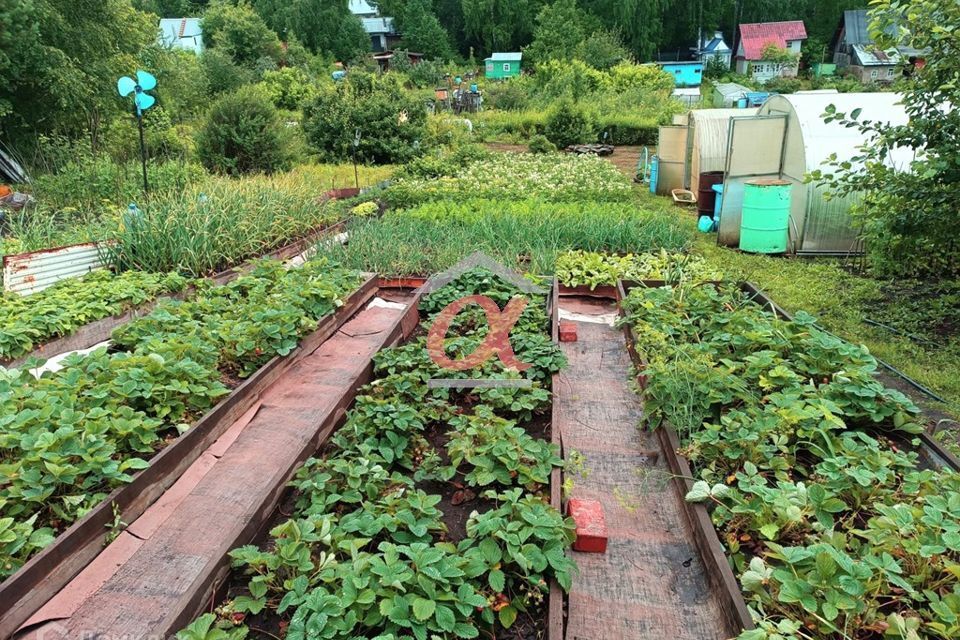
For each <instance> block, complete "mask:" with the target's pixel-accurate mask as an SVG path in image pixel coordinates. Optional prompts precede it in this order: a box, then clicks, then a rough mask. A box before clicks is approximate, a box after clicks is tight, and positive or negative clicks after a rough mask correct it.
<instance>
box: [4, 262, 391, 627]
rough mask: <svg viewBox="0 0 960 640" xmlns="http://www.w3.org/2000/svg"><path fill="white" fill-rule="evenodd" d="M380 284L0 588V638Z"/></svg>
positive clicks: (363, 291) (362, 290) (368, 286)
mask: <svg viewBox="0 0 960 640" xmlns="http://www.w3.org/2000/svg"><path fill="white" fill-rule="evenodd" d="M376 291H377V278H376V276H373V275H371V274H366V279H365V281H364V282H363V283H362V284H361V285H360V287H359V288H358V289H357V290H355V291H354V292H353V293H352V294H351V295H350V296H349V298H347V300H346V302H345V304H344V305H343V306H342V307H340V309H338V310H337V311H336V312H334V313H333V314H331V315H328V316H326V317H325V318H323V319H321V320H320V322H319V325H318V327H317V329H316V330H315V331H313V332H312V333H311V334H309V335H308V336H306V337H304V338H303V339H302V340H301V341H300V344H299V346H298V347H297V348H296V349H294V350H293V351H292V352H291V353H290V354H288V355H287V356H283V357H281V356H275V357H274V358H272V359H271V360H270V361H268V362H267V363H266V364H265V365H263V366H262V367H261V368H260V369H258V370H257V372H256V373H254V374H253V375H252V376H250V377H249V378H248V379H247V380H245V381H244V382H243V383H242V384H240V385H239V386H238V387H237V388H236V389H234V390H233V391H232V392H231V393H230V395H228V396H227V397H226V398H224V399H223V400H221V401H220V402H219V403H218V404H217V405H216V406H214V407H213V409H211V410H210V411H209V412H208V413H207V414H206V415H204V416H203V417H202V418H200V419H199V420H198V421H197V422H196V423H195V424H194V425H193V427H191V428H190V430H188V431H187V432H185V433H184V434H183V435H181V436H180V437H179V438H177V439H176V440H175V441H174V442H173V443H172V444H171V445H169V446H167V447H166V448H164V449H163V450H161V451H160V452H159V453H157V454H156V455H155V456H154V457H153V458H151V460H150V466H149V467H148V468H146V469H144V470H142V471H140V472H139V473H137V474H136V475H135V476H134V477H133V481H132V482H131V483H130V484H126V485H124V486H122V487H118V488H117V489H116V490H114V491H113V492H112V493H111V494H110V495H109V496H108V497H107V498H106V499H104V500H103V501H102V502H101V503H100V504H99V505H97V506H96V507H94V508H93V509H92V510H91V511H89V512H88V513H87V514H86V515H85V516H84V517H83V518H81V519H80V520H78V521H76V522H74V523H73V524H72V525H71V526H70V527H69V528H68V529H67V530H66V531H64V532H63V533H61V534H60V535H59V536H57V539H56V540H55V541H54V543H53V544H51V545H50V546H48V547H47V548H45V549H44V550H43V551H41V552H40V553H39V554H37V555H36V556H34V557H33V558H31V559H30V560H29V561H28V562H27V563H26V564H24V565H23V566H22V567H21V568H20V570H19V571H17V572H16V573H15V574H13V575H12V576H10V577H9V578H7V579H6V580H5V581H3V583H2V584H0V638H6V637H9V636H10V635H12V634H13V633H14V632H15V631H16V630H17V629H18V628H19V626H20V625H21V624H23V623H24V622H25V621H26V620H27V619H29V617H30V616H31V615H33V614H34V613H35V612H36V611H37V610H38V609H39V608H40V607H41V606H42V605H43V604H44V603H46V602H47V601H48V600H49V599H50V598H51V597H53V596H54V595H55V594H56V593H57V592H58V591H59V590H60V589H62V588H63V587H64V586H65V585H66V584H67V583H68V582H69V581H70V580H71V579H73V577H74V576H76V575H77V574H78V573H80V571H81V570H82V569H83V568H84V567H86V565H87V564H89V563H90V561H92V560H93V559H94V558H95V557H96V556H97V555H98V554H99V553H100V551H101V550H102V548H103V546H104V543H105V541H106V539H107V536H108V534H109V527H110V526H111V524H112V523H113V522H114V514H113V510H114V508H115V507H116V509H118V511H119V513H120V514H121V518H122V520H123V521H124V522H133V521H134V520H135V519H136V518H138V517H139V516H140V515H141V514H143V512H144V511H145V510H146V509H147V507H149V506H150V505H151V504H153V502H154V501H155V500H156V499H157V498H159V497H160V496H161V495H162V494H163V492H164V491H166V490H167V489H168V488H169V487H170V486H171V485H173V483H174V482H176V480H177V479H178V478H179V477H180V476H181V474H182V473H183V472H184V471H185V470H186V469H187V468H188V467H189V466H190V465H191V464H193V462H194V461H195V460H196V459H197V458H198V457H200V455H201V454H202V453H203V452H204V451H205V450H206V449H207V448H208V447H209V446H210V445H212V444H213V443H214V442H215V441H216V440H217V439H218V438H219V437H220V436H221V435H223V433H224V432H225V431H226V430H227V428H229V427H230V425H231V424H233V422H234V421H236V420H237V419H238V418H239V417H240V416H242V415H243V414H244V413H246V411H247V410H248V409H249V408H250V407H251V406H252V405H253V404H254V403H255V402H256V401H257V400H258V399H259V397H260V394H261V393H263V392H264V391H265V390H266V389H267V387H269V386H270V385H271V384H272V383H273V382H274V381H275V380H276V379H277V378H278V377H279V376H280V375H281V374H282V373H283V372H284V371H286V370H287V369H288V368H289V367H290V366H292V365H293V364H295V363H296V362H298V361H299V360H301V359H302V358H303V357H304V356H306V355H309V354H310V353H312V352H313V351H315V350H316V349H317V347H319V346H320V345H321V344H322V343H323V342H324V341H325V340H327V338H329V337H330V336H331V335H333V334H334V333H335V332H336V331H338V330H339V329H340V327H341V326H343V324H344V323H345V322H346V321H347V320H349V319H350V317H351V316H353V315H354V314H355V313H356V312H357V311H359V310H360V309H361V308H362V307H363V306H364V305H365V304H366V303H367V302H368V301H369V300H370V299H371V298H372V297H373V296H374V294H375V293H376Z"/></svg>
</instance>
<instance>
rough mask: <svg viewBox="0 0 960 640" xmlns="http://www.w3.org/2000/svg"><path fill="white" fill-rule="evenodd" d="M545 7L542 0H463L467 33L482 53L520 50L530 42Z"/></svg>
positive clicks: (462, 5)
mask: <svg viewBox="0 0 960 640" xmlns="http://www.w3.org/2000/svg"><path fill="white" fill-rule="evenodd" d="M542 6H543V2H542V0H461V7H462V8H463V20H464V31H465V33H466V35H467V37H468V38H469V39H470V40H471V44H476V45H477V46H478V47H480V49H481V53H484V54H488V53H492V52H493V51H510V50H513V51H518V50H519V49H520V48H521V47H523V46H524V45H527V44H529V43H530V40H531V39H532V37H533V28H534V19H535V16H536V15H537V13H538V12H539V11H540V8H541V7H542Z"/></svg>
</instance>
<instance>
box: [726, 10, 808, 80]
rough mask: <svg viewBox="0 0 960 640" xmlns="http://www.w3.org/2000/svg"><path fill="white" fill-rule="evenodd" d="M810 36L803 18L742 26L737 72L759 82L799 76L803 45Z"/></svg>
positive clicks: (738, 47) (736, 57)
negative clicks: (798, 70)
mask: <svg viewBox="0 0 960 640" xmlns="http://www.w3.org/2000/svg"><path fill="white" fill-rule="evenodd" d="M806 39H807V29H806V27H804V25H803V21H802V20H790V21H788V22H760V23H754V24H741V25H740V41H739V44H738V45H737V54H736V56H735V59H736V63H737V73H741V74H743V75H749V76H752V77H753V79H754V80H756V81H758V82H761V83H762V82H766V81H767V80H770V79H771V78H779V77H793V76H796V75H797V68H798V66H799V62H800V47H801V46H802V45H803V41H804V40H806Z"/></svg>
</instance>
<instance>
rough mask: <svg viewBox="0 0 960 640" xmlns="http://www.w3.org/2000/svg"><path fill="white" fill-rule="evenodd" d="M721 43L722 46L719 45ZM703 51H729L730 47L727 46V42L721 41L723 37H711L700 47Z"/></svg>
mask: <svg viewBox="0 0 960 640" xmlns="http://www.w3.org/2000/svg"><path fill="white" fill-rule="evenodd" d="M721 45H723V46H721ZM702 51H703V53H714V52H716V51H722V52H724V53H725V52H727V51H730V47H728V46H727V43H726V42H724V41H723V38H713V39H712V40H711V41H710V42H708V43H707V44H706V46H705V47H704V48H703V49H702Z"/></svg>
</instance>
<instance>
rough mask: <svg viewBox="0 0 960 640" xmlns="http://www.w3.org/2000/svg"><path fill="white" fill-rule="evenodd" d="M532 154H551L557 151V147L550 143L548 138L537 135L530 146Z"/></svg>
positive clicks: (531, 140) (531, 139)
mask: <svg viewBox="0 0 960 640" xmlns="http://www.w3.org/2000/svg"><path fill="white" fill-rule="evenodd" d="M528 147H529V149H530V153H551V152H553V151H556V150H557V145H555V144H553V143H552V142H550V140H548V139H547V136H543V135H539V134H538V135H535V136H533V137H532V138H530V144H529V145H528Z"/></svg>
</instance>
